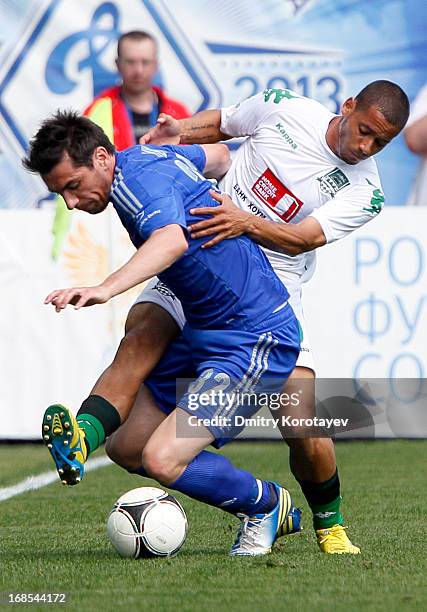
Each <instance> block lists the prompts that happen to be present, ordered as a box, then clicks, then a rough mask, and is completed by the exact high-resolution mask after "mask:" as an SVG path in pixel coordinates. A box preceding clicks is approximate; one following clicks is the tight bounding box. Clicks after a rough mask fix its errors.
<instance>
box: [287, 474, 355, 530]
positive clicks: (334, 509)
mask: <svg viewBox="0 0 427 612" xmlns="http://www.w3.org/2000/svg"><path fill="white" fill-rule="evenodd" d="M298 482H299V484H300V486H301V489H302V492H303V493H304V495H305V498H306V500H307V502H308V505H309V506H310V508H311V511H312V512H313V527H314V528H315V529H327V528H328V527H332V525H337V524H338V525H342V524H343V522H344V519H343V516H342V514H341V512H340V504H341V499H342V498H341V495H340V479H339V476H338V470H337V471H336V472H335V474H334V475H333V476H332V477H331V478H329V480H325V482H310V481H307V480H299V481H298Z"/></svg>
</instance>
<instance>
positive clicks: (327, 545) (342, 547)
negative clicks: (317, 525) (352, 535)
mask: <svg viewBox="0 0 427 612" xmlns="http://www.w3.org/2000/svg"><path fill="white" fill-rule="evenodd" d="M316 535H317V543H318V544H319V548H320V550H321V551H322V552H324V553H328V554H330V555H343V554H350V555H358V554H359V553H360V548H357V546H354V544H352V543H351V542H350V540H349V538H348V535H347V532H346V530H345V527H343V526H342V525H333V526H332V527H328V528H327V529H316Z"/></svg>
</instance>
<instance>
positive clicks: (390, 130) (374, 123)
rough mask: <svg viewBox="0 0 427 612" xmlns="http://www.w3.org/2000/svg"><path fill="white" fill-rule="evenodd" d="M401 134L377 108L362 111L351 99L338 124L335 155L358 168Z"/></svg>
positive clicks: (346, 104) (345, 105) (345, 106)
mask: <svg viewBox="0 0 427 612" xmlns="http://www.w3.org/2000/svg"><path fill="white" fill-rule="evenodd" d="M398 133H399V129H398V128H397V127H396V126H394V125H392V124H391V123H389V122H388V121H387V120H386V119H385V117H384V115H383V114H382V113H381V111H380V110H379V109H378V108H377V107H375V106H370V107H369V108H365V109H362V110H358V108H357V104H356V101H355V100H354V99H353V98H350V99H349V100H347V101H346V102H344V105H343V108H342V116H341V117H340V119H339V122H337V131H336V138H335V147H334V152H335V153H336V154H337V155H338V157H340V158H341V159H342V160H343V161H345V162H346V163H347V164H351V165H355V164H358V163H359V162H360V161H362V160H364V159H367V158H368V157H371V155H375V154H376V153H379V151H381V150H382V149H383V148H384V147H385V146H386V145H387V144H388V143H389V142H390V141H391V140H392V139H393V138H394V137H395V136H396V135H397V134H398Z"/></svg>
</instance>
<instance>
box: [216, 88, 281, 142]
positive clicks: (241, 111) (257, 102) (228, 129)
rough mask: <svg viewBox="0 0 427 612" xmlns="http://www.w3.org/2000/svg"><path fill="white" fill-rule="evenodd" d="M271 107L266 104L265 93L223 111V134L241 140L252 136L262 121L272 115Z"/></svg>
mask: <svg viewBox="0 0 427 612" xmlns="http://www.w3.org/2000/svg"><path fill="white" fill-rule="evenodd" d="M272 110H273V111H274V109H272V107H271V105H269V104H267V103H266V102H265V93H259V94H256V95H255V96H251V97H250V98H247V99H246V100H243V102H239V103H238V104H234V105H233V106H227V107H226V108H222V109H221V128H220V129H221V132H222V133H223V134H227V136H232V137H233V138H239V137H240V136H251V135H252V134H253V133H254V132H255V130H256V129H257V127H258V125H259V124H260V123H261V122H262V120H263V119H264V118H265V117H266V116H267V115H270V114H271V112H272Z"/></svg>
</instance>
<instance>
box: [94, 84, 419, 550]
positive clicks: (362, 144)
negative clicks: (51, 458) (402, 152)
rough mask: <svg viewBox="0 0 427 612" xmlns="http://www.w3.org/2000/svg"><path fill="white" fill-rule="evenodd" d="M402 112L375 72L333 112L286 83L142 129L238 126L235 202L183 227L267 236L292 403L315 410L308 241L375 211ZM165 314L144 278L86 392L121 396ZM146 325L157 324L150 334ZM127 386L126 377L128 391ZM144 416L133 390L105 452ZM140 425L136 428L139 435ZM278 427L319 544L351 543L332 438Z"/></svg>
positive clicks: (207, 138)
mask: <svg viewBox="0 0 427 612" xmlns="http://www.w3.org/2000/svg"><path fill="white" fill-rule="evenodd" d="M408 112H409V102H408V99H407V96H406V94H405V93H404V92H403V91H402V89H401V88H400V87H399V86H398V85H396V84H394V83H391V82H389V81H375V82H373V83H371V84H370V85H368V86H367V87H365V88H364V89H363V90H362V91H361V92H360V93H359V94H358V96H356V97H355V98H350V99H348V100H347V101H346V102H344V104H343V107H342V113H341V115H334V114H333V113H331V112H330V111H329V110H327V109H326V108H325V107H324V106H322V105H321V104H319V103H318V102H316V101H315V100H312V99H308V98H304V97H302V96H300V95H298V94H297V93H295V92H293V91H290V90H286V89H285V90H282V89H268V90H265V91H264V92H262V93H260V94H257V95H255V96H253V97H251V98H249V99H247V100H245V101H243V102H241V103H240V104H236V105H234V106H231V107H229V108H224V109H222V110H221V111H219V110H210V111H203V112H201V113H198V114H197V115H195V116H194V117H191V118H189V119H184V120H180V121H176V120H173V119H172V118H170V117H168V116H160V117H159V122H158V125H157V126H156V127H155V128H153V129H152V130H151V131H150V132H148V134H147V135H146V136H145V137H144V138H143V139H142V141H141V142H144V143H150V144H177V143H181V144H191V143H208V142H217V141H219V140H227V139H229V138H233V137H240V136H247V137H248V138H247V139H246V141H245V142H244V143H243V144H242V146H241V147H240V148H239V150H238V151H237V153H236V156H235V158H234V160H233V163H232V166H231V168H230V170H229V171H228V173H227V175H226V176H225V178H224V179H223V182H222V184H221V188H222V190H223V192H225V194H228V195H230V196H231V197H232V201H233V202H234V204H233V202H232V201H231V199H230V198H229V197H227V196H226V195H224V196H219V197H220V198H221V200H222V202H223V205H222V206H220V207H218V208H216V209H205V210H204V212H205V213H206V214H207V215H209V217H208V218H207V220H206V221H201V222H199V223H197V224H196V225H194V226H193V234H192V235H193V236H194V237H203V236H210V239H208V240H209V241H208V242H207V244H206V247H207V248H208V247H209V246H210V245H213V244H215V243H217V242H219V241H221V240H223V239H226V238H231V237H234V236H238V235H241V234H243V233H246V234H247V235H249V236H250V237H251V238H253V239H254V240H256V241H257V242H259V243H260V244H261V245H262V246H264V247H265V248H266V253H267V255H268V257H269V259H270V261H271V263H272V265H273V267H274V270H275V272H276V274H277V275H278V276H279V278H280V279H281V280H282V281H283V282H284V283H285V285H286V286H287V288H288V290H289V293H290V295H291V299H290V302H291V305H292V307H293V309H294V312H295V314H296V316H297V318H298V319H299V323H300V326H301V330H302V346H301V353H300V356H299V359H298V361H297V367H296V368H295V370H294V373H293V375H292V377H291V378H290V379H289V381H288V383H287V386H286V387H285V388H284V391H285V392H286V393H288V394H289V395H291V394H292V393H293V392H295V391H296V390H297V389H300V388H301V382H302V381H304V382H305V385H306V386H305V387H304V390H305V391H306V390H307V389H311V393H307V392H305V393H304V394H303V396H301V398H300V405H299V410H300V413H299V414H300V415H301V414H303V415H308V416H310V415H313V414H314V392H313V384H314V371H315V370H314V364H313V358H312V353H311V348H310V343H309V339H308V334H307V330H306V326H305V321H304V315H303V311H302V304H301V286H302V283H303V282H304V281H305V280H308V278H310V276H311V275H312V273H313V271H314V266H315V254H314V253H313V251H314V249H316V248H318V247H320V246H323V245H324V244H326V243H330V242H334V241H335V240H338V239H340V238H343V237H344V236H346V235H347V234H349V233H351V232H352V231H353V230H355V229H357V228H358V227H361V226H362V225H364V224H365V223H367V222H368V221H370V220H371V219H373V218H374V217H376V216H377V214H378V213H379V212H380V211H381V208H382V205H383V202H384V196H383V193H382V188H381V183H380V179H379V176H378V171H377V167H376V164H375V162H374V160H373V159H371V156H372V155H374V154H376V153H378V152H379V151H380V150H381V149H383V148H384V147H385V146H386V145H387V144H388V143H389V142H390V141H391V140H392V139H393V138H394V137H395V136H396V135H397V134H398V133H399V132H400V131H401V129H402V128H403V127H404V125H405V123H406V120H407V118H408ZM214 197H215V196H214ZM216 197H218V196H216ZM198 212H199V214H200V213H201V212H202V211H201V210H200V209H199V210H198ZM150 302H151V304H150ZM164 311H167V312H168V313H169V315H170V317H169V319H168V318H167V316H166V315H165V313H164ZM148 321H150V323H148ZM171 321H175V323H176V326H178V327H182V325H183V323H184V321H183V317H182V313H181V310H180V305H179V303H178V302H177V300H176V299H175V298H174V296H173V295H170V292H168V290H167V288H165V287H161V286H160V285H159V284H156V282H155V281H154V282H153V283H151V285H150V286H149V287H148V288H147V289H146V290H145V291H144V292H143V293H142V295H141V296H140V298H139V300H138V303H137V304H136V305H134V307H133V308H132V309H131V312H130V317H129V319H128V325H127V330H128V334H127V337H126V338H127V339H126V338H125V341H124V343H123V344H122V346H121V348H120V349H119V352H118V355H117V357H116V360H115V362H113V364H112V366H110V368H109V369H108V370H107V371H106V373H105V374H104V375H103V376H101V379H100V381H98V383H97V385H96V386H95V388H94V390H93V392H92V393H97V394H99V395H101V396H104V397H107V399H108V400H109V401H111V402H112V403H113V404H114V405H117V403H119V404H120V402H121V401H124V400H123V397H124V396H125V395H126V392H124V391H123V383H120V382H119V381H120V380H121V378H123V376H124V372H126V369H125V368H126V362H127V361H128V359H129V358H132V363H133V364H136V363H141V364H142V365H141V366H140V369H139V370H138V368H137V370H138V375H139V376H141V377H144V374H145V372H146V370H147V368H148V365H147V364H151V363H152V361H153V360H154V358H153V357H152V355H153V353H155V352H156V351H160V350H162V349H163V344H162V342H165V341H166V338H167V337H168V334H169V335H170V339H171V338H172V337H173V334H174V333H176V327H173V323H172V322H171ZM163 325H164V326H163ZM150 334H152V335H155V342H151V344H150V342H149V341H148V339H147V338H148V335H150ZM138 354H139V355H140V358H138ZM144 355H145V358H144ZM147 355H148V357H147ZM132 376H133V377H135V376H136V372H135V371H133V373H132ZM117 384H118V386H117ZM113 387H115V390H113ZM118 388H119V389H121V391H118V390H117V389H118ZM129 389H130V387H129V385H128V387H127V393H129ZM120 393H121V396H119V395H120ZM109 394H110V395H109ZM108 395H109V396H108ZM129 395H130V394H129ZM125 403H126V402H125ZM139 404H141V403H139ZM142 420H143V409H142V408H141V405H138V402H136V404H135V406H134V408H133V409H132V410H131V411H130V416H129V418H128V419H127V421H126V422H125V423H124V425H122V427H120V429H119V430H118V431H117V432H115V433H114V434H113V435H112V436H111V438H110V439H109V440H108V442H107V452H108V454H109V455H110V456H111V458H113V460H115V461H116V462H117V463H119V464H121V465H125V466H126V465H132V460H131V459H132V457H135V456H140V454H141V447H142V445H143V439H144V435H143V428H142V425H140V423H141V422H142ZM146 422H147V421H146ZM138 427H140V428H141V429H140V431H141V435H137V432H138ZM282 435H283V437H284V439H285V440H286V442H287V443H288V445H289V447H290V465H291V469H292V472H293V474H294V476H295V478H296V479H297V480H298V482H299V484H300V486H301V488H302V491H303V493H304V495H305V497H306V499H307V502H308V504H309V506H310V508H311V510H312V512H313V525H314V528H315V530H316V534H317V540H318V544H319V546H320V548H321V550H322V551H323V552H327V553H353V554H356V553H358V552H359V549H358V548H357V547H355V546H354V545H353V544H352V543H351V542H350V540H349V538H348V536H347V534H346V532H345V529H344V527H343V517H342V514H341V511H340V502H341V495H340V482H339V478H338V472H337V467H336V461H335V451H334V446H333V443H332V440H331V439H329V438H327V437H314V436H310V435H309V432H304V431H303V430H299V431H289V428H288V427H287V428H286V430H282Z"/></svg>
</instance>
